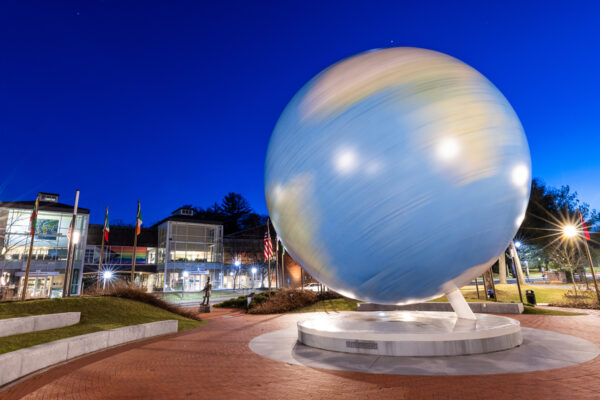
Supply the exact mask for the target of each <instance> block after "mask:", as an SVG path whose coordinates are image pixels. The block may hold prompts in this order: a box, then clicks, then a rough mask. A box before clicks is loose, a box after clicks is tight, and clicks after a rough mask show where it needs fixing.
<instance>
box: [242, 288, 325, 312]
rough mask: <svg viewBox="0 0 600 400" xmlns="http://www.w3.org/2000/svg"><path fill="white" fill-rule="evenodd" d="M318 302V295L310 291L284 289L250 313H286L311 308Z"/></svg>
mask: <svg viewBox="0 0 600 400" xmlns="http://www.w3.org/2000/svg"><path fill="white" fill-rule="evenodd" d="M317 301H319V298H318V295H317V293H315V292H312V291H310V290H296V289H282V290H279V291H277V292H275V293H274V294H273V295H271V297H269V298H267V299H266V300H264V301H262V302H261V303H257V304H256V305H254V306H253V307H251V308H250V309H249V310H248V312H249V313H251V314H275V313H284V312H288V311H293V310H296V309H298V308H302V307H306V306H309V305H311V304H314V303H316V302H317Z"/></svg>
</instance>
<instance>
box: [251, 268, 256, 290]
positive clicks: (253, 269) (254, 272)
mask: <svg viewBox="0 0 600 400" xmlns="http://www.w3.org/2000/svg"><path fill="white" fill-rule="evenodd" d="M250 271H252V289H254V279H255V278H254V274H256V267H252V269H251V270H250Z"/></svg>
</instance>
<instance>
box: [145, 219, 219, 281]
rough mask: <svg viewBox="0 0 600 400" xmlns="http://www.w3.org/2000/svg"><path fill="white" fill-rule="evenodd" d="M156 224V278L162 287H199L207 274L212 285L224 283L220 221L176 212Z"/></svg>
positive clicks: (205, 279)
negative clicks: (200, 218)
mask: <svg viewBox="0 0 600 400" xmlns="http://www.w3.org/2000/svg"><path fill="white" fill-rule="evenodd" d="M179 211H181V210H179ZM176 212H177V210H176ZM157 227H158V243H157V262H158V265H157V273H158V274H157V275H158V276H157V281H158V282H160V283H162V288H163V291H165V292H168V291H200V290H202V288H203V287H204V285H205V284H206V281H207V278H208V277H210V280H211V284H212V286H213V288H215V289H217V288H222V287H223V272H224V271H223V225H222V224H220V223H218V222H208V221H199V220H194V218H193V215H185V214H183V215H182V214H179V215H173V216H171V217H169V218H166V219H164V220H163V221H161V222H159V223H158V224H157ZM158 282H157V283H158Z"/></svg>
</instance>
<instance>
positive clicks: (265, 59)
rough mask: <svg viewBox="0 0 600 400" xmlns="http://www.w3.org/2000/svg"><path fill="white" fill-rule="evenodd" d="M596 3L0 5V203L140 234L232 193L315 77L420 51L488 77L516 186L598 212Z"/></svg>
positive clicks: (258, 179)
mask: <svg viewBox="0 0 600 400" xmlns="http://www.w3.org/2000/svg"><path fill="white" fill-rule="evenodd" d="M598 4H600V3H598V2H593V1H589V2H586V1H579V2H573V3H566V2H563V1H543V2H542V1H539V2H538V1H529V2H513V1H503V2H476V1H474V2H467V1H456V2H446V1H439V2H436V1H419V2H397V1H390V2H385V1H384V2H379V1H370V2H367V1H360V2H359V1H340V2H334V1H314V2H313V1H299V2H294V1H273V2H250V1H240V2H231V1H214V2H209V1H200V2H198V1H196V2H192V1H190V2H180V1H173V2H152V1H145V2H127V1H73V2H26V1H5V2H2V4H0V43H1V46H2V47H1V48H2V55H0V135H1V137H2V149H3V151H2V158H1V160H2V168H1V169H0V200H4V201H6V200H33V199H34V197H35V193H37V192H38V191H49V192H57V193H60V194H61V200H62V201H64V202H67V203H72V201H73V198H74V191H75V189H77V188H79V189H80V190H81V205H82V206H83V207H87V208H90V209H91V210H92V222H96V223H100V222H101V221H102V218H103V209H104V206H105V205H108V206H109V207H110V210H111V216H112V218H114V219H123V220H125V221H126V222H131V223H133V221H134V217H135V210H136V200H138V199H139V200H141V201H142V209H143V212H144V216H145V219H146V220H147V221H148V223H151V222H155V221H158V220H159V219H161V218H163V217H165V216H166V215H168V213H169V212H170V211H172V210H173V209H175V208H177V207H178V206H180V205H182V204H189V203H191V204H194V205H199V206H206V205H209V204H211V203H212V202H214V201H216V200H217V201H218V200H220V199H221V198H222V197H223V196H224V195H225V194H226V193H227V192H229V191H235V192H239V193H242V194H243V195H244V196H246V197H247V199H248V200H249V201H250V203H251V205H252V206H253V207H254V208H255V209H256V210H257V211H258V212H261V213H266V206H265V201H264V194H263V163H264V157H265V152H266V147H267V143H268V139H269V135H270V133H271V131H272V129H273V127H274V125H275V123H276V121H277V118H278V116H279V114H280V113H281V111H282V110H283V108H284V107H285V105H286V104H287V102H288V101H289V100H290V99H291V97H292V96H293V95H294V93H295V92H296V91H297V90H298V89H300V87H301V86H302V85H303V84H304V83H305V82H306V81H308V80H309V79H310V78H312V77H313V76H314V75H315V74H317V73H318V72H319V71H321V70H322V69H324V68H326V67H327V66H329V65H330V64H332V63H334V62H336V61H338V60H340V59H342V58H345V57H348V56H351V55H353V54H356V53H359V52H362V51H365V50H368V49H373V48H381V47H389V46H414V47H424V48H429V49H433V50H437V51H441V52H444V53H448V54H450V55H452V56H454V57H457V58H459V59H461V60H463V61H464V62H466V63H467V64H470V65H471V66H473V67H475V68H476V69H478V70H479V71H480V72H482V73H483V74H484V75H485V76H487V77H488V78H489V79H490V80H491V81H492V82H493V83H494V84H495V85H496V86H497V87H498V88H499V89H500V90H501V91H502V92H503V93H504V95H505V96H506V97H507V98H508V100H509V101H510V102H511V104H512V105H513V107H514V109H515V110H516V112H517V114H518V115H519V117H520V119H521V122H522V123H523V126H524V128H525V132H526V134H527V137H528V140H529V145H530V148H531V153H532V164H533V175H534V176H536V177H541V178H542V179H544V181H545V182H546V183H548V184H550V185H555V186H560V185H563V184H569V185H571V187H572V188H573V189H574V190H577V191H578V192H579V194H580V197H581V199H582V200H584V201H586V202H588V203H591V205H592V207H595V208H600V185H598V176H600V158H599V157H597V156H596V155H595V152H596V143H597V138H598V136H599V135H598V132H599V128H600V122H599V120H598V110H599V109H600V100H599V96H598V93H600V74H599V73H598V71H600V49H599V47H600V41H599V40H598V39H599V38H600V24H598V23H597V16H598V15H600V6H599V5H598Z"/></svg>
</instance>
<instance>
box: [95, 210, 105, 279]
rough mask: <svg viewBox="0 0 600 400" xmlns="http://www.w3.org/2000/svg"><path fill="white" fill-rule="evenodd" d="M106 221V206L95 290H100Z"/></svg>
mask: <svg viewBox="0 0 600 400" xmlns="http://www.w3.org/2000/svg"><path fill="white" fill-rule="evenodd" d="M107 221H108V206H107V207H106V209H105V211H104V227H103V228H102V244H101V245H100V261H99V262H98V281H97V282H96V290H100V281H101V280H102V258H103V256H104V237H105V236H106V222H107Z"/></svg>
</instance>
